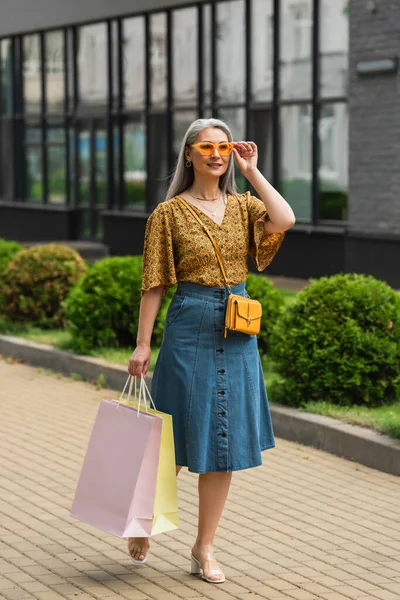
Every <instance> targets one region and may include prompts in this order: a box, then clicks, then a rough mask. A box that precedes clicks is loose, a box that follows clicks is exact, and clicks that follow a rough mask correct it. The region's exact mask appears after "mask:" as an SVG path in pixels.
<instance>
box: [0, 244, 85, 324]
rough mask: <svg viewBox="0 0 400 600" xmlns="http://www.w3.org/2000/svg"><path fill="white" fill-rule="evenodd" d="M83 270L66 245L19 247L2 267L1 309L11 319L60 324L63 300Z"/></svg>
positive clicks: (77, 258) (83, 264)
mask: <svg viewBox="0 0 400 600" xmlns="http://www.w3.org/2000/svg"><path fill="white" fill-rule="evenodd" d="M85 270H86V265H85V262H84V260H83V259H82V257H81V256H80V255H79V254H78V252H76V251H75V250H73V249H72V248H68V247H67V246H61V245H58V244H46V245H43V246H34V247H32V248H28V249H27V250H22V251H21V252H19V253H18V254H17V255H16V256H15V258H14V259H13V260H12V261H11V262H10V264H9V265H8V267H7V268H6V270H5V271H4V275H3V285H2V297H1V310H2V312H3V313H4V314H5V315H6V316H7V317H8V318H9V319H10V320H11V321H20V322H21V321H24V322H29V323H32V324H34V325H37V326H39V327H43V328H47V329H53V328H57V327H63V326H64V323H65V321H64V316H65V313H64V306H63V302H64V300H65V298H66V297H67V295H68V293H69V291H70V289H71V288H72V286H73V285H75V283H76V282H77V281H78V280H79V279H80V277H81V276H82V275H83V273H84V272H85Z"/></svg>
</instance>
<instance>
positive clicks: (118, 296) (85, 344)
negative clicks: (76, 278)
mask: <svg viewBox="0 0 400 600" xmlns="http://www.w3.org/2000/svg"><path fill="white" fill-rule="evenodd" d="M141 276H142V258H141V257H140V256H122V257H120V256H117V257H111V258H105V259H103V260H101V261H99V262H97V263H95V264H94V265H93V266H92V267H91V268H90V269H89V270H88V271H87V273H86V275H85V276H84V277H82V279H81V280H80V282H79V283H78V284H77V285H76V286H75V288H74V289H73V290H72V292H71V294H70V295H69V297H68V299H67V302H66V315H67V326H68V329H69V330H70V331H71V333H72V336H73V343H74V347H75V349H76V350H77V351H78V352H81V353H88V352H90V351H91V350H92V349H93V348H95V347H105V346H110V347H118V346H132V345H133V344H134V341H135V336H136V333H137V325H138V316H139V305H140V286H141Z"/></svg>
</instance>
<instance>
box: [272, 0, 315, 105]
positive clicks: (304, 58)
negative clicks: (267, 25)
mask: <svg viewBox="0 0 400 600" xmlns="http://www.w3.org/2000/svg"><path fill="white" fill-rule="evenodd" d="M311 47H312V3H311V2H304V1H302V2H296V3H293V0H282V8H281V42H280V65H281V95H282V98H284V99H285V100H287V99H306V98H311V84H312V80H311Z"/></svg>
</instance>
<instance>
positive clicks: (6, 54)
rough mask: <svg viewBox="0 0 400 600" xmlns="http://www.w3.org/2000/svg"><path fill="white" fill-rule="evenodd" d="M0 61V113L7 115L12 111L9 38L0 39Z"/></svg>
mask: <svg viewBox="0 0 400 600" xmlns="http://www.w3.org/2000/svg"><path fill="white" fill-rule="evenodd" d="M0 61H1V65H0V67H1V69H0V71H1V86H0V90H1V99H0V100H1V102H0V114H2V115H9V114H11V112H12V52H11V40H2V41H0Z"/></svg>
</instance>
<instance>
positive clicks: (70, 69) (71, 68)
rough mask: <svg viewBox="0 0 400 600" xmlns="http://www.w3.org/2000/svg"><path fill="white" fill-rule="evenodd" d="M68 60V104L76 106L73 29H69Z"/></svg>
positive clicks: (71, 106)
mask: <svg viewBox="0 0 400 600" xmlns="http://www.w3.org/2000/svg"><path fill="white" fill-rule="evenodd" d="M67 60H68V106H69V108H70V109H73V108H74V94H75V89H74V88H75V82H74V48H73V32H72V30H71V29H68V31H67Z"/></svg>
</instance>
